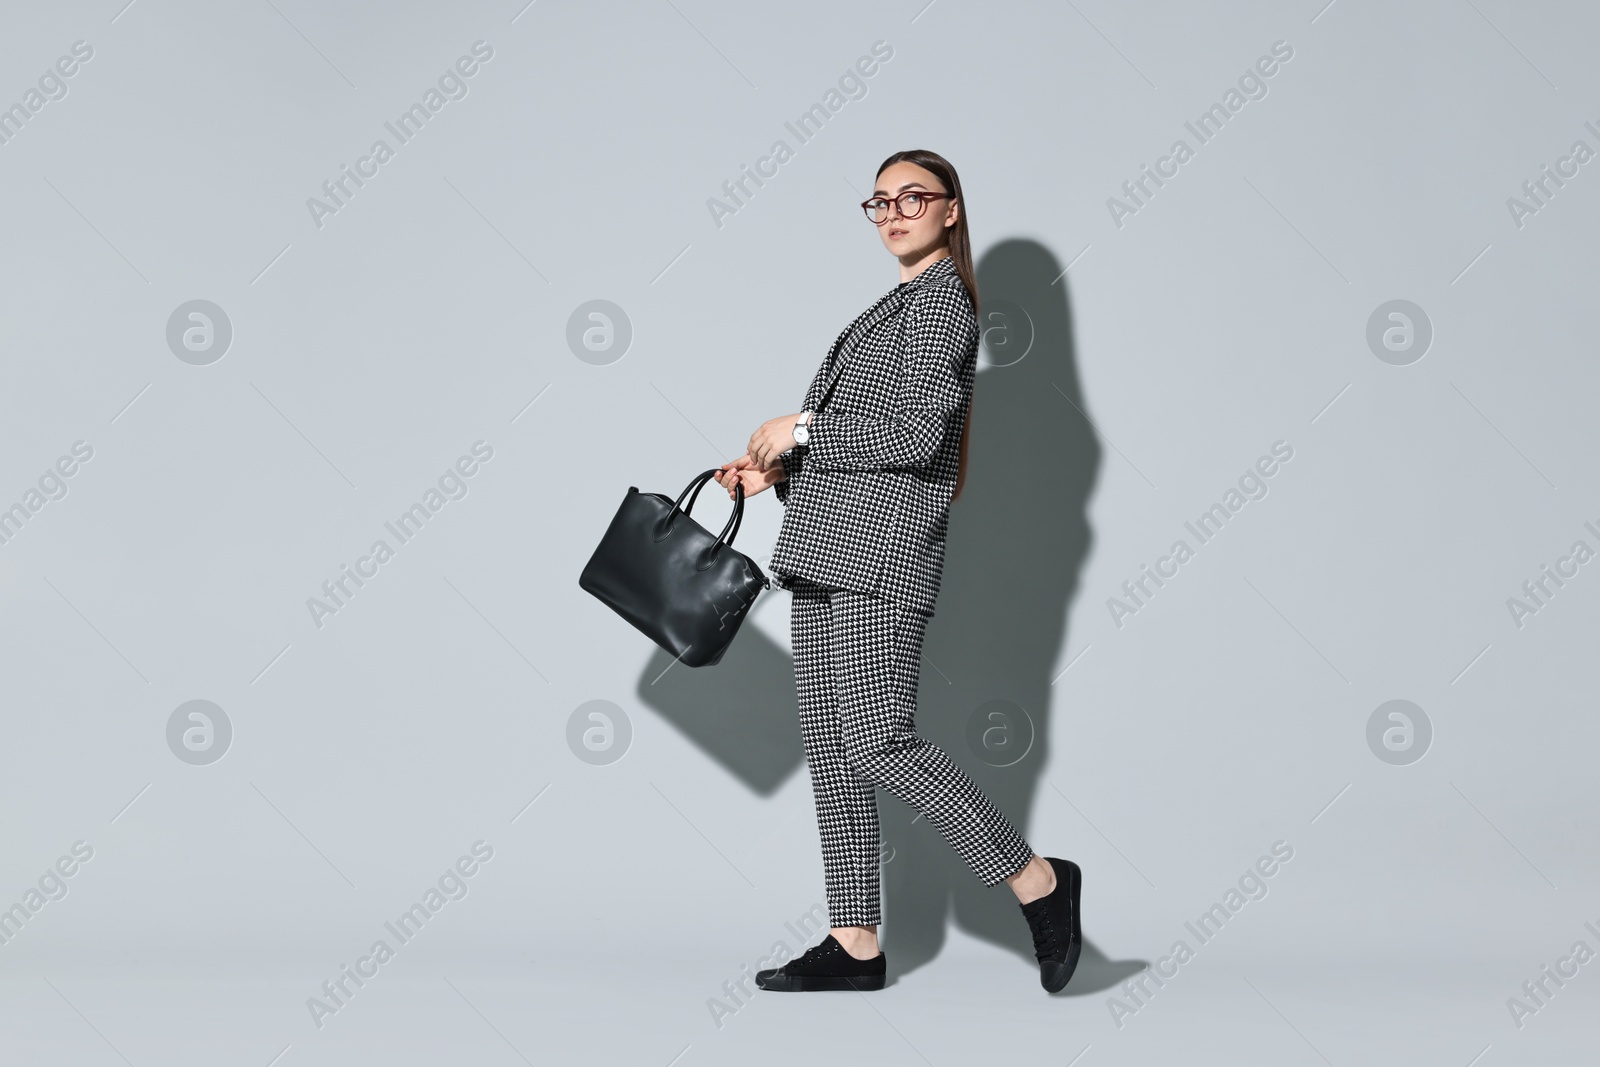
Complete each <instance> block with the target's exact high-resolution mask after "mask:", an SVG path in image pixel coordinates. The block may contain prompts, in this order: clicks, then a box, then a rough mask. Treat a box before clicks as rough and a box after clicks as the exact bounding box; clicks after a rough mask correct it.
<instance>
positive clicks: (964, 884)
mask: <svg viewBox="0 0 1600 1067" xmlns="http://www.w3.org/2000/svg"><path fill="white" fill-rule="evenodd" d="M1061 273H1062V265H1061V263H1060V262H1059V261H1058V259H1057V258H1056V256H1055V255H1054V254H1052V253H1051V252H1050V251H1049V250H1047V249H1046V248H1044V247H1043V246H1042V245H1040V244H1039V243H1037V242H1035V241H1028V240H1012V241H1006V242H1003V243H1001V244H999V245H996V246H995V247H994V248H993V249H991V250H990V251H989V252H988V253H987V254H986V255H985V256H984V257H983V260H982V261H981V262H980V263H979V264H978V288H979V297H980V306H981V314H980V319H979V325H980V327H981V328H982V329H983V330H984V331H985V348H984V350H983V351H982V352H981V353H980V365H979V374H978V381H977V384H976V386H975V387H974V391H973V406H972V415H971V419H972V431H971V440H970V442H969V454H968V458H967V462H968V468H967V481H966V484H965V486H964V487H963V489H962V493H961V499H960V500H959V501H957V502H956V503H955V504H954V505H953V506H952V507H951V511H950V529H949V538H948V541H947V545H946V556H945V569H944V578H943V582H942V585H941V589H940V594H939V601H938V604H937V606H936V609H935V610H936V614H935V616H934V618H933V619H932V620H931V621H930V623H929V625H928V631H927V635H926V639H925V641H924V644H923V669H922V678H921V687H920V691H919V699H918V707H917V719H916V721H917V732H918V733H919V734H920V735H921V736H923V737H924V738H926V739H928V740H929V741H932V742H933V743H934V744H937V745H939V746H940V747H941V748H943V749H944V750H945V751H946V752H948V753H949V754H950V756H951V758H952V759H954V760H955V761H956V763H957V764H958V765H959V766H960V767H961V768H962V770H964V771H966V772H967V774H968V775H969V776H970V777H971V778H972V779H973V780H974V781H975V782H977V783H978V786H979V787H980V788H981V789H982V790H983V791H984V792H985V793H986V794H988V796H989V797H990V799H992V800H993V801H994V802H995V804H996V806H998V807H999V808H1000V810H1001V811H1003V812H1005V814H1006V816H1007V818H1009V819H1010V820H1011V822H1012V824H1013V825H1015V826H1016V828H1017V829H1018V830H1019V831H1020V832H1021V833H1022V834H1023V836H1025V837H1028V839H1029V843H1030V844H1032V845H1033V847H1034V849H1035V850H1036V851H1037V852H1038V853H1039V854H1041V855H1054V856H1062V857H1064V858H1072V856H1073V852H1074V849H1075V845H1076V844H1077V842H1082V841H1085V840H1087V839H1088V837H1090V836H1092V835H1093V833H1094V831H1093V830H1091V829H1090V828H1089V827H1088V825H1087V824H1085V823H1083V822H1082V820H1081V819H1079V818H1078V816H1077V815H1076V813H1072V817H1071V818H1069V819H1068V820H1066V822H1067V824H1068V825H1073V824H1074V823H1075V824H1076V825H1078V826H1081V827H1082V833H1081V834H1080V835H1079V836H1078V838H1077V842H1074V841H1070V840H1069V841H1063V840H1052V841H1042V840H1037V839H1035V838H1033V837H1031V836H1030V835H1029V832H1028V830H1029V824H1030V823H1031V822H1032V817H1031V816H1032V806H1033V803H1034V800H1035V798H1038V802H1039V803H1040V804H1041V805H1048V804H1057V805H1061V806H1062V807H1063V808H1064V809H1066V810H1067V811H1069V812H1070V811H1071V809H1070V808H1069V807H1068V806H1067V801H1066V800H1065V799H1064V798H1063V792H1065V794H1066V795H1067V796H1071V795H1072V794H1071V786H1072V782H1071V780H1070V778H1069V779H1068V780H1067V781H1065V782H1056V783H1054V784H1052V783H1050V782H1046V781H1041V778H1042V776H1043V769H1044V766H1045V763H1046V761H1047V759H1048V758H1049V756H1050V751H1051V741H1052V738H1053V737H1054V736H1055V734H1056V732H1057V731H1056V730H1055V727H1056V726H1057V725H1058V723H1057V722H1056V721H1055V718H1054V717H1053V716H1052V706H1051V705H1052V701H1051V697H1052V696H1053V695H1055V694H1056V693H1057V692H1059V691H1060V690H1058V689H1057V688H1055V687H1052V685H1051V679H1052V678H1054V677H1055V676H1056V675H1057V674H1058V673H1059V672H1060V671H1061V670H1062V668H1063V667H1065V666H1066V663H1067V662H1068V660H1067V657H1066V656H1065V655H1064V654H1063V650H1064V649H1066V648H1067V647H1068V645H1069V642H1068V640H1067V633H1066V628H1067V627H1066V620H1067V607H1068V605H1069V604H1070V603H1071V601H1072V597H1073V595H1074V593H1075V592H1076V591H1077V586H1078V572H1079V570H1080V568H1081V567H1082V565H1083V561H1084V560H1085V559H1086V558H1087V556H1088V553H1089V546H1090V538H1091V535H1090V531H1089V525H1088V520H1087V517H1086V514H1085V512H1086V509H1087V506H1088V501H1089V497H1090V494H1091V492H1092V491H1093V488H1094V484H1095V478H1096V476H1097V474H1098V472H1099V469H1100V460H1101V452H1102V450H1101V447H1100V443H1099V441H1098V439H1097V438H1096V436H1095V432H1094V430H1093V428H1092V427H1091V426H1090V425H1089V423H1088V421H1087V419H1086V418H1085V415H1084V412H1087V411H1088V405H1087V404H1085V403H1084V400H1083V395H1082V390H1081V388H1080V386H1079V381H1078V368H1077V355H1076V350H1075V346H1074V342H1073V335H1072V313H1071V307H1070V304H1069V300H1068V294H1067V281H1068V279H1066V278H1062V279H1061V280H1060V281H1053V279H1055V278H1056V277H1057V276H1058V275H1060V274H1061ZM1018 309H1021V310H1022V313H1021V314H1019V313H1018ZM1030 335H1031V336H1030ZM1079 409H1082V410H1081V411H1080V410H1079ZM746 551H748V549H746ZM769 595H770V594H769ZM778 595H780V596H781V595H783V594H782V593H781V592H780V593H779V594H778ZM1071 644H1072V645H1073V646H1074V647H1076V645H1077V644H1081V642H1072V643H1071ZM671 662H672V658H671V657H670V656H668V655H667V654H666V653H665V652H662V651H660V650H657V652H656V653H655V655H654V656H652V657H651V660H650V662H649V663H648V664H647V665H646V667H645V669H644V672H643V675H642V676H641V678H640V681H639V685H638V687H637V694H638V697H639V699H640V701H641V703H643V704H646V705H648V706H649V707H651V708H653V709H654V710H656V711H657V712H658V713H660V714H661V716H662V717H663V718H665V719H666V720H667V721H669V722H670V723H672V724H673V725H674V726H676V727H677V728H678V729H679V730H680V731H682V732H683V733H684V734H685V735H686V736H687V737H689V738H690V739H691V740H693V741H694V742H695V743H696V744H698V745H699V746H700V747H701V748H702V749H703V750H704V751H705V752H706V753H707V754H708V755H710V756H711V757H712V758H714V759H716V760H717V761H718V762H719V763H721V764H722V765H723V766H724V767H726V768H727V769H728V771H729V772H731V773H732V774H734V775H735V776H737V777H738V778H739V779H741V780H742V781H744V782H745V783H746V784H747V785H748V786H749V787H750V789H751V790H752V791H754V792H755V793H757V794H759V795H762V796H767V795H770V794H771V793H772V792H773V791H775V790H776V789H777V788H778V787H779V786H780V785H781V784H782V783H783V782H784V781H785V780H786V779H787V778H788V777H789V775H791V774H793V773H795V772H796V771H802V772H803V765H804V753H803V750H802V748H801V744H800V722H799V716H798V713H797V712H796V709H795V697H794V668H793V660H792V657H791V654H790V650H788V649H784V648H781V647H779V646H778V645H776V644H774V643H773V642H772V641H771V640H769V639H768V638H767V637H766V635H765V634H763V633H762V632H761V630H760V629H759V628H757V627H753V626H749V627H745V628H744V629H743V630H741V632H740V635H739V639H738V640H737V641H735V642H734V644H733V646H732V647H730V648H729V650H728V653H727V655H726V656H725V657H724V659H723V661H722V662H721V663H720V664H719V665H718V666H717V667H716V668H715V669H714V670H710V671H690V670H684V669H682V668H678V669H676V670H671V671H667V674H666V675H665V677H660V678H659V681H657V680H656V679H657V678H658V676H660V675H661V672H662V671H664V670H666V669H667V667H668V666H669V664H671ZM652 683H654V684H652ZM1058 703H1059V702H1058ZM777 708H787V709H788V712H789V713H788V714H787V715H775V714H772V713H771V711H772V709H777ZM997 711H998V712H1002V713H1004V714H1005V715H1006V718H1005V719H998V718H994V717H993V714H992V713H994V712H997ZM1068 714H1070V708H1066V707H1060V708H1058V709H1056V710H1055V716H1066V715H1068ZM985 731H987V743H986V741H985V740H984V735H985ZM1061 733H1062V735H1063V736H1070V733H1069V732H1068V731H1065V730H1062V731H1061ZM1030 734H1031V737H1030V736H1029V735H1030ZM1078 762H1079V761H1077V760H1074V759H1071V758H1067V759H1061V758H1058V759H1057V761H1056V766H1057V767H1058V768H1070V767H1071V766H1073V765H1074V764H1076V763H1078ZM1067 773H1070V772H1067ZM1057 786H1060V787H1061V790H1062V792H1058V790H1057V788H1056V787H1057ZM878 796H879V802H878V809H879V816H880V822H881V826H882V842H883V846H884V847H883V856H884V866H883V894H884V905H883V907H884V920H885V925H884V927H883V930H882V935H883V944H884V950H885V951H886V952H888V954H889V958H890V960H891V961H892V967H891V978H892V977H894V976H895V975H899V974H905V973H907V972H909V971H912V970H915V969H916V968H917V967H919V966H921V965H922V964H924V963H926V962H928V961H929V960H931V959H932V958H933V957H934V956H935V955H937V953H938V950H939V947H940V946H941V945H942V944H943V942H944V938H945V924H946V919H947V916H948V914H949V912H950V910H951V907H952V905H953V907H954V915H955V921H956V923H957V924H959V925H960V927H961V928H962V929H963V930H965V931H966V932H967V933H968V934H970V935H972V936H974V937H978V938H982V939H984V940H987V941H990V942H992V943H994V944H996V945H999V946H1002V947H1004V948H1007V949H1010V950H1011V951H1013V952H1015V953H1017V955H1018V956H1019V957H1021V958H1022V959H1023V960H1024V961H1026V963H1027V964H1028V966H1029V967H1030V968H1032V967H1033V966H1034V965H1035V964H1034V959H1033V945H1032V942H1031V940H1030V939H1029V935H1028V927H1027V923H1026V922H1024V921H1023V918H1022V915H1021V913H1020V912H1019V911H1018V909H1017V904H1016V898H1015V897H1013V896H1012V895H1011V891H1010V889H1008V888H1006V887H1005V886H1004V885H1000V886H995V887H992V888H986V887H984V886H983V885H982V884H981V883H980V882H979V881H978V879H977V878H976V877H975V876H974V875H973V873H972V871H971V870H970V869H969V868H968V867H967V866H966V864H965V863H964V862H962V860H961V858H960V856H959V855H957V853H956V852H955V851H954V850H953V849H951V848H950V846H949V845H948V843H946V841H945V840H944V838H943V837H942V836H941V835H940V834H939V832H938V831H937V830H936V829H935V828H934V827H932V826H931V825H929V824H928V822H927V820H926V819H923V818H921V817H920V816H919V814H918V813H917V812H916V811H915V810H914V809H912V808H910V807H908V806H907V805H905V804H904V803H902V802H901V801H899V800H898V799H896V798H895V797H894V795H893V794H891V793H889V792H887V791H886V790H883V789H879V790H878ZM795 846H796V847H797V848H798V847H806V848H809V849H811V850H812V851H814V852H815V853H816V855H817V882H818V885H819V886H820V884H821V879H822V870H821V865H822V859H821V847H820V845H819V843H818V842H817V840H816V839H815V838H814V837H813V838H812V839H811V840H809V841H807V842H805V843H804V844H803V845H802V843H801V842H796V843H795ZM1098 873H1099V872H1097V871H1096V870H1094V869H1093V868H1092V867H1091V868H1089V869H1087V870H1085V872H1084V883H1085V888H1084V908H1085V912H1086V915H1087V917H1088V920H1089V921H1088V923H1087V924H1086V929H1085V938H1084V947H1083V956H1082V959H1081V961H1080V963H1079V966H1078V971H1077V973H1076V975H1075V976H1074V978H1073V981H1072V983H1071V984H1070V985H1069V986H1068V987H1067V990H1066V991H1065V992H1066V993H1067V994H1088V993H1095V992H1099V991H1102V990H1104V989H1107V988H1110V987H1112V986H1115V985H1117V984H1118V983H1120V982H1121V981H1122V980H1123V979H1124V978H1126V977H1127V976H1128V975H1130V974H1133V973H1135V972H1137V971H1139V970H1141V969H1142V968H1143V967H1144V963H1143V962H1142V961H1112V960H1109V959H1107V958H1106V956H1105V955H1104V954H1103V953H1102V952H1100V951H1099V950H1098V949H1096V948H1095V947H1094V944H1093V942H1092V940H1091V939H1090V938H1089V937H1088V933H1089V932H1090V928H1092V926H1093V922H1094V917H1095V914H1096V912H1097V910H1098V909H1100V908H1105V907H1111V906H1114V901H1112V900H1110V899H1109V898H1108V897H1106V896H1104V895H1102V893H1101V892H1100V887H1101V886H1103V885H1104V884H1105V883H1104V882H1102V881H1100V879H1098V878H1097V874H1098Z"/></svg>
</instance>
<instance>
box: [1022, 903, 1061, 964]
mask: <svg viewBox="0 0 1600 1067" xmlns="http://www.w3.org/2000/svg"><path fill="white" fill-rule="evenodd" d="M1028 918H1029V922H1028V928H1029V929H1030V930H1032V931H1033V954H1034V956H1035V957H1036V958H1038V959H1043V958H1044V957H1046V956H1053V955H1055V953H1056V929H1055V926H1054V925H1053V924H1052V923H1051V922H1050V912H1049V911H1048V910H1047V909H1044V908H1041V909H1040V910H1039V911H1038V912H1037V913H1036V914H1034V915H1030V916H1029V917H1028Z"/></svg>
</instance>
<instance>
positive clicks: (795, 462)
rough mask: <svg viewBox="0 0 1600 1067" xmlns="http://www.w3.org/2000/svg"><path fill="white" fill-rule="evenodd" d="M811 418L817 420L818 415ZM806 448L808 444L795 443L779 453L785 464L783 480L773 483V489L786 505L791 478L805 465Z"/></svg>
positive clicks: (781, 460) (780, 459) (781, 461)
mask: <svg viewBox="0 0 1600 1067" xmlns="http://www.w3.org/2000/svg"><path fill="white" fill-rule="evenodd" d="M811 418H812V419H813V420H815V419H816V416H815V415H813V416H811ZM806 448H807V446H806V445H795V446H794V447H793V448H791V449H789V451H787V452H779V453H778V461H779V462H780V463H782V464H783V480H782V481H781V482H774V483H772V491H773V492H774V493H776V494H777V495H778V503H780V504H782V505H784V506H785V507H787V506H788V504H789V480H790V479H791V478H794V477H796V476H798V475H799V473H800V468H801V467H802V466H804V464H805V452H806Z"/></svg>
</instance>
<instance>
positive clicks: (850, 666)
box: [790, 578, 1033, 926]
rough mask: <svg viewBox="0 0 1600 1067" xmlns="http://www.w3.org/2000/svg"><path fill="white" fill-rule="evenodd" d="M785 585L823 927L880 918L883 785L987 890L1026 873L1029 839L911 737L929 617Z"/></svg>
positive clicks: (801, 583) (939, 753) (802, 584)
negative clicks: (824, 908)
mask: <svg viewBox="0 0 1600 1067" xmlns="http://www.w3.org/2000/svg"><path fill="white" fill-rule="evenodd" d="M792 585H793V588H792V590H791V591H792V592H793V594H794V595H793V598H792V602H791V611H792V616H791V626H790V634H791V642H792V644H793V649H794V676H795V688H796V691H797V693H798V694H799V705H800V736H801V739H802V741H803V743H804V745H805V753H806V765H807V767H808V768H809V769H810V772H811V794H812V797H813V799H814V800H815V802H816V809H817V827H818V829H819V830H820V832H821V834H822V870H823V877H824V879H825V882H826V886H827V891H828V918H829V922H830V923H831V925H833V926H873V925H876V924H877V923H878V922H880V921H881V920H882V910H881V907H880V902H879V893H878V888H879V887H878V878H879V872H878V863H879V858H878V798H877V794H876V793H875V792H874V790H875V788H876V787H879V786H881V787H883V788H884V789H887V790H889V791H890V792H891V793H893V794H894V795H895V796H897V797H899V798H900V799H901V800H903V801H905V802H906V803H907V804H909V805H911V806H912V807H914V808H916V809H917V810H918V811H920V812H922V814H923V815H924V816H925V817H926V818H927V820H928V822H929V823H931V824H932V825H933V826H934V827H935V828H936V829H937V830H938V831H939V832H940V833H941V834H943V835H944V838H945V840H946V841H948V842H949V843H950V845H951V846H952V847H953V848H955V850H956V851H957V852H958V853H959V854H960V855H961V858H962V859H963V860H965V861H966V864H967V866H968V867H970V868H972V871H973V873H974V874H976V875H977V876H978V878H979V879H980V880H981V881H982V882H983V884H984V885H986V886H992V885H996V884H998V883H999V882H1001V881H1003V880H1005V878H1006V877H1008V876H1009V875H1012V874H1015V873H1016V872H1017V871H1019V870H1021V869H1022V868H1023V867H1024V866H1026V865H1027V863H1028V861H1029V859H1031V858H1032V856H1033V849H1032V848H1031V847H1030V846H1029V844H1028V842H1027V841H1026V840H1024V839H1023V837H1022V835H1021V834H1019V833H1018V832H1017V831H1016V829H1015V828H1014V827H1012V825H1011V823H1010V822H1008V821H1007V820H1006V817H1005V816H1004V815H1002V814H1001V813H1000V811H999V810H998V809H996V808H995V807H994V805H993V804H992V803H990V801H989V799H988V798H987V797H986V796H984V794H983V792H982V791H981V790H980V789H979V788H978V787H977V785H976V784H975V783H974V782H973V781H972V779H970V778H968V777H967V776H966V774H965V773H964V772H963V771H962V770H961V769H960V768H959V767H957V766H956V765H955V763H953V762H952V761H951V759H950V757H949V756H948V755H947V754H946V753H945V752H944V750H943V749H941V748H939V747H938V746H937V745H935V744H933V743H932V742H930V741H926V740H924V739H922V738H921V737H919V736H917V733H916V722H915V719H916V707H917V680H918V675H919V674H920V671H921V667H922V637H923V633H924V631H925V628H926V626H927V621H928V618H927V616H926V615H923V614H922V613H920V612H917V611H913V610H911V609H909V608H907V607H904V606H902V605H899V604H895V603H894V602H892V601H888V600H884V599H883V598H881V597H875V596H872V595H870V594H867V593H859V592H856V591H855V590H850V589H833V588H828V587H826V586H821V585H817V584H814V583H811V582H808V581H806V580H804V579H801V578H796V579H795V580H794V581H793V583H792Z"/></svg>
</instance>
